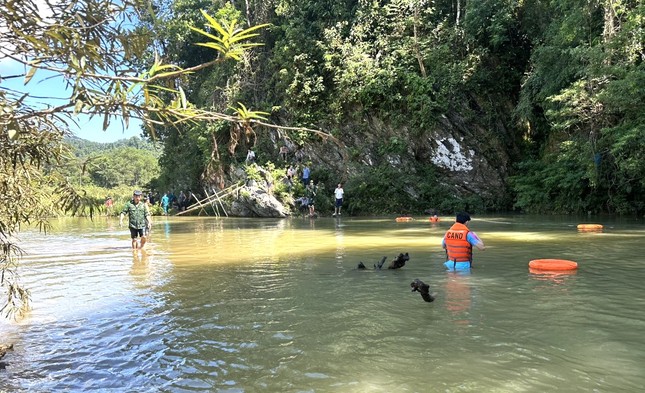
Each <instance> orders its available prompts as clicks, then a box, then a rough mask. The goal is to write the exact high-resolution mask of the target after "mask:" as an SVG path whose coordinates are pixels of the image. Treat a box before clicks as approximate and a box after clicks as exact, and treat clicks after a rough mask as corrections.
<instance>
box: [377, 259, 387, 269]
mask: <svg viewBox="0 0 645 393" xmlns="http://www.w3.org/2000/svg"><path fill="white" fill-rule="evenodd" d="M386 260H387V257H383V258H381V262H379V263H378V264H376V265H374V269H378V270H381V268H382V267H383V264H384V263H385V261H386Z"/></svg>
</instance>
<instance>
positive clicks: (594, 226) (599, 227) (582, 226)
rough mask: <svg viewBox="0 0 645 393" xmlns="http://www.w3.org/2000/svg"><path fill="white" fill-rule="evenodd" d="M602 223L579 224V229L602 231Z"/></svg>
mask: <svg viewBox="0 0 645 393" xmlns="http://www.w3.org/2000/svg"><path fill="white" fill-rule="evenodd" d="M602 228H603V226H602V225H601V224H578V230H579V231H602Z"/></svg>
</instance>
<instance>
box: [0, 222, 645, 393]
mask: <svg viewBox="0 0 645 393" xmlns="http://www.w3.org/2000/svg"><path fill="white" fill-rule="evenodd" d="M449 222H450V219H449V218H447V217H446V218H443V217H442V221H441V222H439V223H429V222H427V221H425V220H424V221H421V220H415V221H412V222H405V223H397V222H394V220H393V219H391V218H374V219H350V218H344V217H343V218H342V219H328V218H321V219H317V220H311V219H301V218H297V219H296V218H294V219H285V220H270V219H255V220H251V219H215V218H188V217H186V218H178V217H171V218H165V217H161V218H158V219H157V220H155V223H154V227H153V229H152V234H151V241H150V244H149V245H150V247H149V248H148V249H147V250H146V251H132V250H131V249H130V247H129V244H130V242H129V238H128V233H127V230H124V228H118V226H116V225H115V224H116V223H115V222H114V221H113V220H96V221H94V222H91V221H87V220H71V219H67V220H61V221H60V222H57V223H55V224H56V225H55V228H54V231H52V233H50V234H48V235H44V234H40V233H37V232H26V233H24V234H23V235H22V236H21V244H22V245H23V247H24V248H25V250H26V251H27V252H28V255H27V256H26V257H25V259H24V262H23V265H22V268H21V274H22V278H23V282H24V284H25V285H26V286H27V287H29V288H31V290H32V294H33V310H32V311H31V312H30V313H29V314H28V316H27V317H26V318H24V319H22V320H20V321H18V322H12V321H3V322H0V333H2V337H3V340H8V341H9V342H12V343H14V345H15V350H14V352H12V353H11V354H9V355H7V357H6V358H5V361H6V362H7V363H8V366H7V369H6V370H4V371H2V370H0V373H2V374H5V375H3V376H2V378H0V391H90V390H97V391H101V390H110V389H112V390H115V391H138V392H139V391H149V392H184V391H218V392H256V391H267V392H278V391H279V392H300V391H312V392H313V391H315V392H435V391H436V392H446V391H504V392H506V391H554V390H557V391H572V392H573V391H639V390H641V389H642V388H643V376H642V371H641V369H642V367H641V364H642V362H643V360H645V351H644V350H643V348H645V345H644V344H645V339H643V338H642V334H641V333H640V332H642V329H643V327H644V325H645V317H643V314H642V312H640V305H641V303H642V301H643V292H642V282H643V279H644V278H645V277H644V276H645V273H644V272H643V269H642V264H643V262H644V261H643V258H642V257H641V256H640V247H639V246H640V243H642V240H643V234H644V233H645V231H643V227H642V224H641V223H635V222H628V221H619V220H614V221H611V222H607V223H606V224H607V225H606V228H607V229H606V230H604V231H603V232H600V233H579V232H577V231H576V229H575V228H576V222H575V221H574V219H573V218H569V219H565V218H557V217H556V218H544V217H525V216H490V217H474V220H473V221H472V222H471V223H470V227H471V229H472V230H474V231H476V232H477V233H478V234H479V235H480V237H481V238H482V239H483V240H484V241H485V242H486V244H487V250H486V251H484V252H477V251H475V262H474V267H473V269H472V270H471V271H469V272H467V273H458V272H447V271H445V270H444V267H443V265H442V263H443V261H444V252H443V250H442V249H441V247H440V242H441V238H442V236H443V234H444V232H445V231H446V229H447V228H448V227H449V225H450V224H449ZM399 252H409V254H410V256H411V259H410V261H408V263H407V264H406V265H405V267H404V268H402V269H399V270H374V269H371V268H369V269H367V270H357V269H356V266H357V264H358V262H359V261H365V262H366V265H367V266H368V267H371V266H372V265H373V264H374V263H376V262H378V261H379V260H380V259H381V257H383V256H387V258H388V260H391V259H392V258H393V257H394V256H395V255H397V254H398V253H399ZM536 258H562V259H572V260H576V261H577V262H578V263H579V269H578V270H577V271H574V272H571V273H570V274H555V273H548V272H532V271H529V269H528V262H529V261H530V260H531V259H536ZM416 278H419V279H422V280H423V281H424V282H426V283H428V284H429V285H430V286H431V292H434V293H435V294H436V295H437V299H436V300H435V301H434V302H433V303H427V302H424V301H423V299H422V298H421V297H420V296H419V294H418V292H411V291H410V282H411V281H413V280H414V279H416ZM464 370H467V372H462V371H464Z"/></svg>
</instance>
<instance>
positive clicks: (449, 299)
mask: <svg viewBox="0 0 645 393" xmlns="http://www.w3.org/2000/svg"><path fill="white" fill-rule="evenodd" d="M469 274H470V271H469V270H465V271H464V270H461V271H448V272H447V273H446V276H447V279H446V295H445V296H446V308H447V309H448V310H449V311H450V312H451V313H452V314H453V315H454V318H455V320H454V321H455V323H456V324H458V325H466V326H467V325H470V323H471V322H472V321H471V320H470V313H469V311H470V306H471V296H472V294H471V288H470V284H469V282H468V278H469V277H468V275H469Z"/></svg>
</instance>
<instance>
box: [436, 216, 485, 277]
mask: <svg viewBox="0 0 645 393" xmlns="http://www.w3.org/2000/svg"><path fill="white" fill-rule="evenodd" d="M468 221H470V215H469V214H468V213H465V212H459V213H457V217H456V219H455V223H454V224H453V225H452V227H450V229H448V231H447V232H446V234H445V236H444V237H443V240H442V242H441V246H442V247H443V248H444V249H445V250H446V256H447V258H446V259H447V261H446V262H445V263H444V265H445V266H446V267H447V268H449V269H458V268H462V266H463V268H470V267H472V264H473V246H474V247H477V249H478V250H481V251H483V250H485V249H486V247H485V246H484V242H483V241H482V240H481V239H480V238H479V236H477V234H476V233H475V232H473V231H471V230H470V229H469V228H468Z"/></svg>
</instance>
